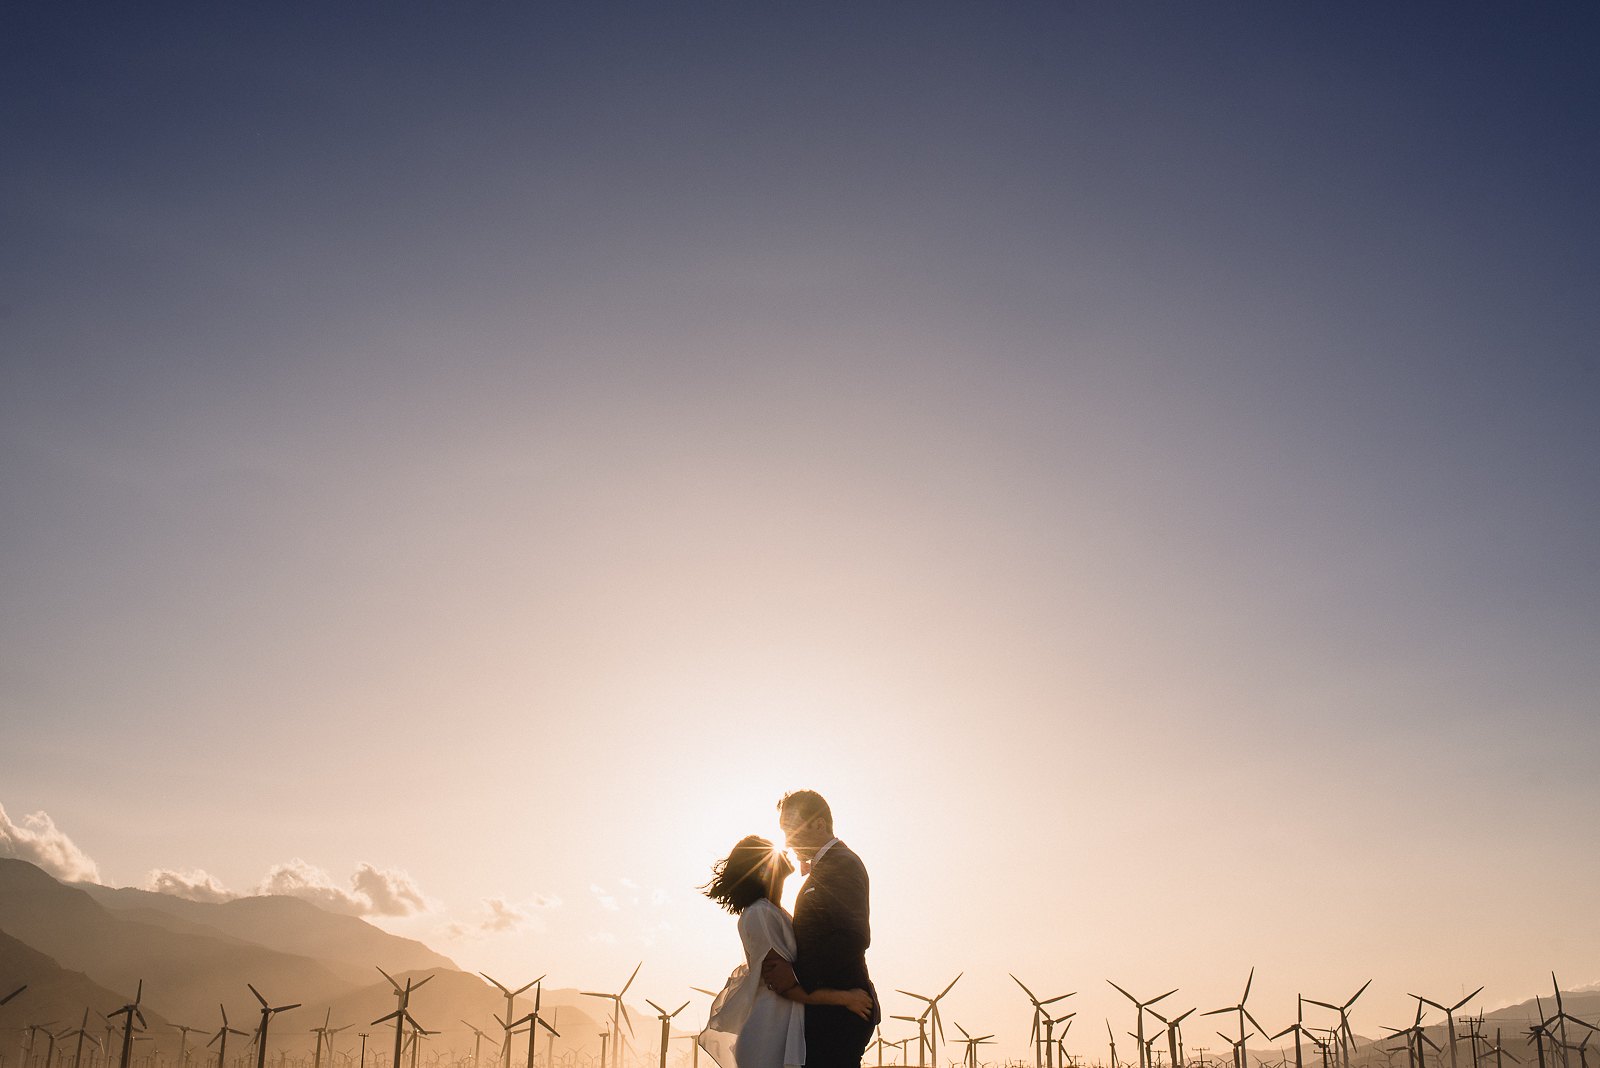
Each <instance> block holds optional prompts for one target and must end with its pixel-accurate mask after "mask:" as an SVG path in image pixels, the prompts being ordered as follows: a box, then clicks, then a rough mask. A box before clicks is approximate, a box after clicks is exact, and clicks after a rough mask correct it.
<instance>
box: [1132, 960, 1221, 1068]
mask: <svg viewBox="0 0 1600 1068" xmlns="http://www.w3.org/2000/svg"><path fill="white" fill-rule="evenodd" d="M1106 982H1108V983H1111V980H1110V979H1107V980H1106ZM1111 988H1112V989H1113V990H1115V991H1116V992H1117V993H1119V994H1121V995H1122V996H1123V997H1125V998H1127V999H1128V1000H1129V1001H1131V1002H1133V1007H1134V1009H1135V1011H1136V1012H1137V1014H1138V1018H1139V1024H1138V1033H1137V1034H1136V1035H1134V1038H1136V1039H1137V1040H1138V1042H1139V1068H1149V1066H1150V1051H1149V1050H1148V1049H1146V1048H1145V1044H1144V1010H1145V1009H1147V1008H1149V1007H1150V1006H1151V1005H1154V1004H1155V1003H1156V1002H1158V1001H1160V1000H1161V999H1162V998H1168V997H1171V996H1172V995H1173V994H1176V993H1177V992H1178V988H1177V987H1173V988H1172V989H1171V990H1169V991H1167V992H1166V993H1165V994H1161V995H1160V996H1158V997H1153V998H1151V999H1150V1000H1149V1001H1140V1000H1139V999H1138V998H1136V997H1134V996H1133V995H1132V994H1130V993H1128V992H1127V991H1126V990H1124V989H1122V988H1121V987H1120V986H1118V985H1117V984H1116V983H1111ZM1218 1011H1220V1012H1226V1011H1227V1010H1226V1009H1220V1010H1218Z"/></svg>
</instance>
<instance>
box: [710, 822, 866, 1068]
mask: <svg viewBox="0 0 1600 1068" xmlns="http://www.w3.org/2000/svg"><path fill="white" fill-rule="evenodd" d="M712 871H713V875H712V878H711V882H710V883H708V884H706V886H705V894H706V896H707V897H709V898H710V899H711V900H712V901H715V902H716V903H717V904H719V905H721V906H722V907H723V908H725V909H727V910H728V911H729V912H731V913H733V914H734V915H735V916H738V917H739V941H740V942H742V943H743V944H744V963H743V964H741V965H739V966H738V967H737V968H735V969H734V970H733V974H732V975H730V976H729V977H728V983H727V985H726V986H725V987H723V988H722V993H720V994H718V995H717V999H716V1001H714V1002H712V1005H711V1018H710V1019H709V1020H708V1021H707V1023H706V1029H705V1030H704V1031H702V1032H701V1033H700V1046H701V1048H702V1049H704V1050H705V1051H706V1052H707V1053H709V1054H711V1056H712V1057H713V1058H714V1059H715V1060H716V1062H717V1064H719V1065H720V1066H721V1068H801V1066H802V1065H804V1064H805V1062H806V1021H805V1011H806V1010H805V1007H806V1006H807V1005H842V1006H844V1007H845V1008H847V1009H849V1010H850V1011H851V1012H854V1013H855V1014H856V1015H858V1016H860V1017H861V1018H862V1019H871V1014H872V995H871V994H868V993H867V992H866V991H865V990H813V991H810V992H809V993H808V992H807V991H806V990H804V989H803V988H801V987H799V986H794V987H792V988H791V989H790V990H788V991H787V992H786V993H784V994H777V993H775V992H773V991H772V990H770V989H768V988H767V987H766V985H765V984H763V983H762V981H761V962H762V961H763V960H765V959H766V957H767V953H768V952H769V951H776V952H777V954H778V956H780V957H782V958H783V959H784V960H787V961H790V962H793V961H794V922H793V921H792V920H791V919H790V917H789V914H788V913H787V912H785V911H783V907H782V906H781V905H779V904H778V902H779V901H781V900H782V899H783V883H784V880H785V879H787V878H788V877H789V875H790V874H791V873H792V872H793V871H794V865H793V864H791V863H790V862H789V858H788V857H786V856H784V855H783V853H782V852H780V851H779V850H777V849H775V848H774V847H773V845H772V843H771V842H769V841H767V840H766V839H765V838H761V837H759V836H757V835H750V836H749V837H747V838H742V839H740V840H739V843H738V844H737V845H735V846H734V847H733V849H732V851H731V852H729V853H728V855H727V857H726V858H725V859H723V860H719V861H718V862H717V863H716V865H715V866H714V867H713V869H712Z"/></svg>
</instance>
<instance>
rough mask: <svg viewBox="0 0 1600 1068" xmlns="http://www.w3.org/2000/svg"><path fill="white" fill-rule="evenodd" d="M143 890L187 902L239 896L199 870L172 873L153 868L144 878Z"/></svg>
mask: <svg viewBox="0 0 1600 1068" xmlns="http://www.w3.org/2000/svg"><path fill="white" fill-rule="evenodd" d="M144 888H145V889H146V890H153V891H155V892H156V893H158V894H171V895H172V896H173V897H181V898H186V899H187V900H189V901H206V902H220V901H232V900H233V899H234V898H236V897H238V896H239V895H238V894H236V893H234V892H233V891H232V890H229V889H227V888H226V887H224V886H223V885H222V884H221V883H220V882H218V881H217V877H216V876H214V875H211V874H209V873H207V872H204V871H202V870H200V869H199V868H196V869H194V870H193V871H173V870H171V869H169V868H155V869H153V870H152V871H151V872H150V874H149V876H148V877H146V879H145V881H144Z"/></svg>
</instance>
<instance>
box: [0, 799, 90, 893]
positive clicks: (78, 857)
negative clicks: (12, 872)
mask: <svg viewBox="0 0 1600 1068" xmlns="http://www.w3.org/2000/svg"><path fill="white" fill-rule="evenodd" d="M0 857H9V858H10V859H12V860H26V861H27V862H28V863H30V864H37V865H38V866H39V867H41V868H43V869H44V870H45V871H47V872H49V873H50V874H51V875H53V876H55V877H56V878H57V879H60V880H61V881H62V882H68V883H97V882H99V881H100V869H99V868H98V867H96V866H95V862H94V861H92V860H90V859H89V856H88V854H86V853H85V852H84V851H83V850H81V849H79V848H78V846H77V844H76V843H75V842H73V840H72V839H70V838H68V837H67V836H66V834H65V833H64V832H63V831H62V830H61V829H60V828H59V827H57V826H56V825H55V821H54V820H52V819H51V818H50V817H49V815H47V814H46V813H43V812H34V813H30V814H29V815H26V816H24V817H22V823H21V824H16V823H12V822H11V817H10V816H7V815H6V810H5V806H3V805H0Z"/></svg>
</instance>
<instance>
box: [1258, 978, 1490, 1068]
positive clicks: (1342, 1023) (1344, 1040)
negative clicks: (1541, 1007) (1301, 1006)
mask: <svg viewBox="0 0 1600 1068" xmlns="http://www.w3.org/2000/svg"><path fill="white" fill-rule="evenodd" d="M1371 985H1372V980H1371V979H1368V980H1367V981H1366V982H1364V983H1362V984H1361V989H1360V990H1357V991H1356V992H1355V993H1354V994H1351V995H1350V999H1349V1000H1348V1001H1346V1002H1345V1003H1344V1004H1343V1005H1330V1004H1329V1003H1328V1002H1326V1001H1318V1000H1316V999H1315V998H1306V999H1305V1001H1306V1003H1307V1004H1308V1005H1318V1006H1321V1007H1322V1008H1324V1009H1332V1010H1333V1011H1334V1012H1336V1013H1338V1014H1339V1032H1338V1035H1339V1055H1340V1058H1341V1060H1342V1063H1343V1065H1344V1068H1350V1051H1351V1050H1352V1049H1353V1048H1354V1047H1355V1042H1356V1036H1355V1032H1354V1031H1352V1030H1350V1006H1352V1005H1354V1004H1355V1003H1356V999H1357V998H1359V997H1360V996H1361V995H1362V994H1364V993H1366V990H1367V987H1369V986H1371ZM1478 989H1479V990H1482V989H1483V988H1482V987H1479V988H1478ZM1411 996H1412V997H1415V996H1416V995H1415V994H1413V995H1411ZM1471 1000H1472V999H1471V998H1468V999H1467V1001H1471ZM1428 1004H1430V1005H1432V1004H1433V1002H1431V1001H1430V1002H1428ZM1462 1004H1463V1005H1464V1004H1466V1002H1465V1001H1464V1002H1462ZM1257 1026H1260V1025H1259V1024H1258V1025H1257ZM1452 1047H1453V1043H1452ZM1451 1056H1452V1062H1451V1066H1450V1068H1455V1063H1454V1060H1453V1058H1454V1053H1452V1054H1451Z"/></svg>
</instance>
